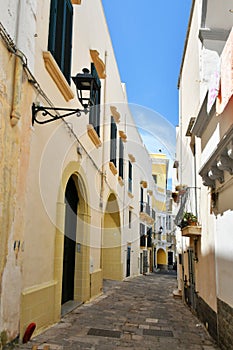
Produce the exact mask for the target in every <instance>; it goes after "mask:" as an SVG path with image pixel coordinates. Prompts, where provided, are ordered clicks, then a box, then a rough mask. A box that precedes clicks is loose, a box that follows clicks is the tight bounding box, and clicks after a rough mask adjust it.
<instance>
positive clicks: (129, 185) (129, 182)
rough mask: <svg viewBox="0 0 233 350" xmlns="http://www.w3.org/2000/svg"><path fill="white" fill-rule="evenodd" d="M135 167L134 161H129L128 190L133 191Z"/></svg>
mask: <svg viewBox="0 0 233 350" xmlns="http://www.w3.org/2000/svg"><path fill="white" fill-rule="evenodd" d="M132 181H133V169H132V163H131V162H130V161H129V176H128V191H129V192H131V193H132V184H133V183H132Z"/></svg>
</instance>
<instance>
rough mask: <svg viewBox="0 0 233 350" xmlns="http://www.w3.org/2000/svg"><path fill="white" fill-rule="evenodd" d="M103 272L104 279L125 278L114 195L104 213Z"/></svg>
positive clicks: (118, 218)
mask: <svg viewBox="0 0 233 350" xmlns="http://www.w3.org/2000/svg"><path fill="white" fill-rule="evenodd" d="M102 270H103V278H104V279H112V280H122V278H123V264H122V261H121V230H120V213H119V206H118V203H117V198H116V196H115V195H114V194H113V193H112V194H111V195H110V196H109V198H108V201H107V205H106V209H105V213H104V227H103V241H102Z"/></svg>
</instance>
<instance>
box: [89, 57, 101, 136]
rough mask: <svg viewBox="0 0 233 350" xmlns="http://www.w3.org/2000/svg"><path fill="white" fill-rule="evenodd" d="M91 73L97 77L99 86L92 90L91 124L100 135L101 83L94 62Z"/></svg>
mask: <svg viewBox="0 0 233 350" xmlns="http://www.w3.org/2000/svg"><path fill="white" fill-rule="evenodd" d="M91 74H92V76H93V77H94V78H95V80H96V83H97V85H98V87H99V89H98V90H95V91H93V92H92V95H91V96H90V98H91V105H92V107H91V109H90V113H89V124H92V125H93V127H94V129H95V131H96V133H97V135H98V136H100V92H101V83H100V79H99V76H98V73H97V70H96V68H95V65H94V63H92V64H91Z"/></svg>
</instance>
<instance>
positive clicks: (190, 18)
mask: <svg viewBox="0 0 233 350" xmlns="http://www.w3.org/2000/svg"><path fill="white" fill-rule="evenodd" d="M194 5H195V0H193V1H192V6H191V10H190V15H189V21H188V28H187V32H186V37H185V43H184V50H183V55H182V60H181V65H180V73H179V77H178V83H177V88H178V89H179V88H180V80H181V75H182V70H183V66H184V59H185V55H186V50H187V46H188V39H189V33H190V28H191V23H192V19H193V12H194Z"/></svg>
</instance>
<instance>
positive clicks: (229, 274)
mask: <svg viewBox="0 0 233 350" xmlns="http://www.w3.org/2000/svg"><path fill="white" fill-rule="evenodd" d="M228 196H229V192H228ZM231 227H232V211H231V210H228V211H226V212H225V213H224V214H223V215H218V217H217V222H216V266H217V295H218V298H219V299H221V300H222V301H224V302H225V303H227V304H228V305H229V306H231V307H233V296H232V288H233V271H232V268H231V267H232V256H233V244H232V239H231Z"/></svg>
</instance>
